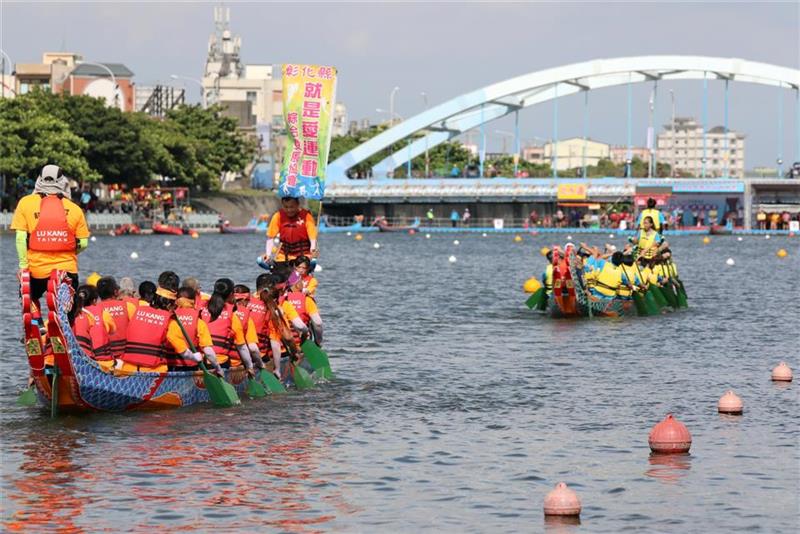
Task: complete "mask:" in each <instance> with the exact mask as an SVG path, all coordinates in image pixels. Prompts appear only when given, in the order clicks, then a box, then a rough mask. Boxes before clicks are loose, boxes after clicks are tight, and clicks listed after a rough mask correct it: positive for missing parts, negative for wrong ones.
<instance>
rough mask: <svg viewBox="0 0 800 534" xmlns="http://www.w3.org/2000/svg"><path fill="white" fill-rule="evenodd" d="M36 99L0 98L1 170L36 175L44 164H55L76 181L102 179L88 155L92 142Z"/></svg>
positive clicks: (12, 174) (20, 174) (29, 96)
mask: <svg viewBox="0 0 800 534" xmlns="http://www.w3.org/2000/svg"><path fill="white" fill-rule="evenodd" d="M35 98H36V95H35V94H30V95H24V96H21V97H18V98H14V99H3V100H0V139H2V140H3V141H2V143H0V172H2V173H3V174H6V175H8V176H11V177H19V176H27V177H29V178H34V177H35V176H37V175H38V174H39V171H40V170H41V168H42V167H43V166H44V165H47V164H48V163H54V164H56V165H58V166H59V167H61V168H62V169H63V170H64V172H65V173H66V174H67V176H69V177H70V178H74V179H75V180H78V181H95V180H97V179H99V178H100V176H99V175H98V174H97V173H96V172H94V171H93V170H92V169H91V167H90V166H89V163H88V161H87V160H86V158H85V154H86V152H87V151H88V143H87V142H86V141H85V140H84V139H82V138H81V137H79V136H77V135H75V134H74V133H73V132H72V131H71V130H70V127H69V125H68V124H67V123H66V122H65V121H63V120H60V119H58V118H57V117H54V116H53V115H50V114H48V113H46V112H43V111H42V110H41V109H40V107H39V106H38V105H37V104H36V101H35Z"/></svg>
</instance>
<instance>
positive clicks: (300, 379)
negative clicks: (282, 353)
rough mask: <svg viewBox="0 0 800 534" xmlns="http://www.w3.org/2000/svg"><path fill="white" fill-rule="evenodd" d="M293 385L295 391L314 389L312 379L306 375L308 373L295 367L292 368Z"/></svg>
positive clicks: (297, 366)
mask: <svg viewBox="0 0 800 534" xmlns="http://www.w3.org/2000/svg"><path fill="white" fill-rule="evenodd" d="M294 384H295V385H296V386H297V389H310V388H313V387H314V379H313V378H311V375H310V374H308V371H306V370H305V369H303V368H302V367H300V366H299V365H295V367H294Z"/></svg>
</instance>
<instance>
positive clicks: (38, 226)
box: [11, 165, 89, 322]
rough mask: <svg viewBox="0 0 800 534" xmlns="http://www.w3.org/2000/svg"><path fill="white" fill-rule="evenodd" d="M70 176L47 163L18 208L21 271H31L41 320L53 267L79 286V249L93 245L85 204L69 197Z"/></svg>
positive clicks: (16, 224) (14, 224)
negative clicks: (90, 238)
mask: <svg viewBox="0 0 800 534" xmlns="http://www.w3.org/2000/svg"><path fill="white" fill-rule="evenodd" d="M69 196H70V190H69V179H68V178H67V177H66V176H65V175H64V173H63V172H62V170H61V169H60V168H59V167H58V166H57V165H45V166H44V167H43V168H42V172H41V174H40V175H39V177H38V178H37V179H36V185H35V186H34V189H33V193H31V194H30V195H26V196H24V197H22V198H21V199H20V200H19V202H18V203H17V207H16V209H15V210H14V216H13V218H12V219H11V229H12V230H15V231H16V245H17V256H18V258H19V272H21V271H23V270H25V269H27V270H29V271H30V277H31V278H30V280H31V282H30V287H31V301H32V302H33V304H34V309H35V311H34V319H35V320H36V321H37V322H40V320H41V312H40V307H39V298H40V297H41V296H42V295H44V294H45V292H47V281H48V279H49V278H50V273H51V272H52V271H53V270H56V269H59V270H62V271H66V272H67V275H68V276H69V277H70V279H71V280H72V287H73V288H75V289H77V288H78V253H80V252H83V251H84V250H86V248H87V247H88V246H89V227H88V226H87V225H86V218H85V217H84V214H83V211H82V210H81V208H80V207H79V206H78V205H77V204H75V203H74V202H72V201H71V200H70V199H69Z"/></svg>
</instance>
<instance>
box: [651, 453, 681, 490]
mask: <svg viewBox="0 0 800 534" xmlns="http://www.w3.org/2000/svg"><path fill="white" fill-rule="evenodd" d="M648 462H649V463H650V466H651V467H650V469H648V470H647V471H645V474H646V475H647V476H649V477H653V478H657V479H659V480H661V481H662V482H666V483H668V484H674V483H676V482H678V481H679V480H680V479H681V478H683V477H685V476H686V475H687V474H688V471H689V469H691V467H692V456H691V455H690V454H657V453H650V457H649V458H648Z"/></svg>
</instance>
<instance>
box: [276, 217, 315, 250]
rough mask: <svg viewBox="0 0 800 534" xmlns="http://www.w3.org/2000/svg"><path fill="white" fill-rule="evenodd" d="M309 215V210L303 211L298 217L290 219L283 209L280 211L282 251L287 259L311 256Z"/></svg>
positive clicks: (279, 231)
mask: <svg viewBox="0 0 800 534" xmlns="http://www.w3.org/2000/svg"><path fill="white" fill-rule="evenodd" d="M308 213H309V212H308V210H303V209H301V210H300V211H298V212H297V215H295V216H294V217H289V216H288V215H286V212H285V211H283V209H281V210H280V211H278V223H279V226H280V228H279V230H278V233H279V234H280V236H281V246H282V249H281V250H282V251H283V253H284V254H285V255H286V256H287V257H289V256H291V257H292V258H295V257H297V256H303V255H305V256H307V255H309V254H311V240H310V239H309V237H308V228H306V215H308Z"/></svg>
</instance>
